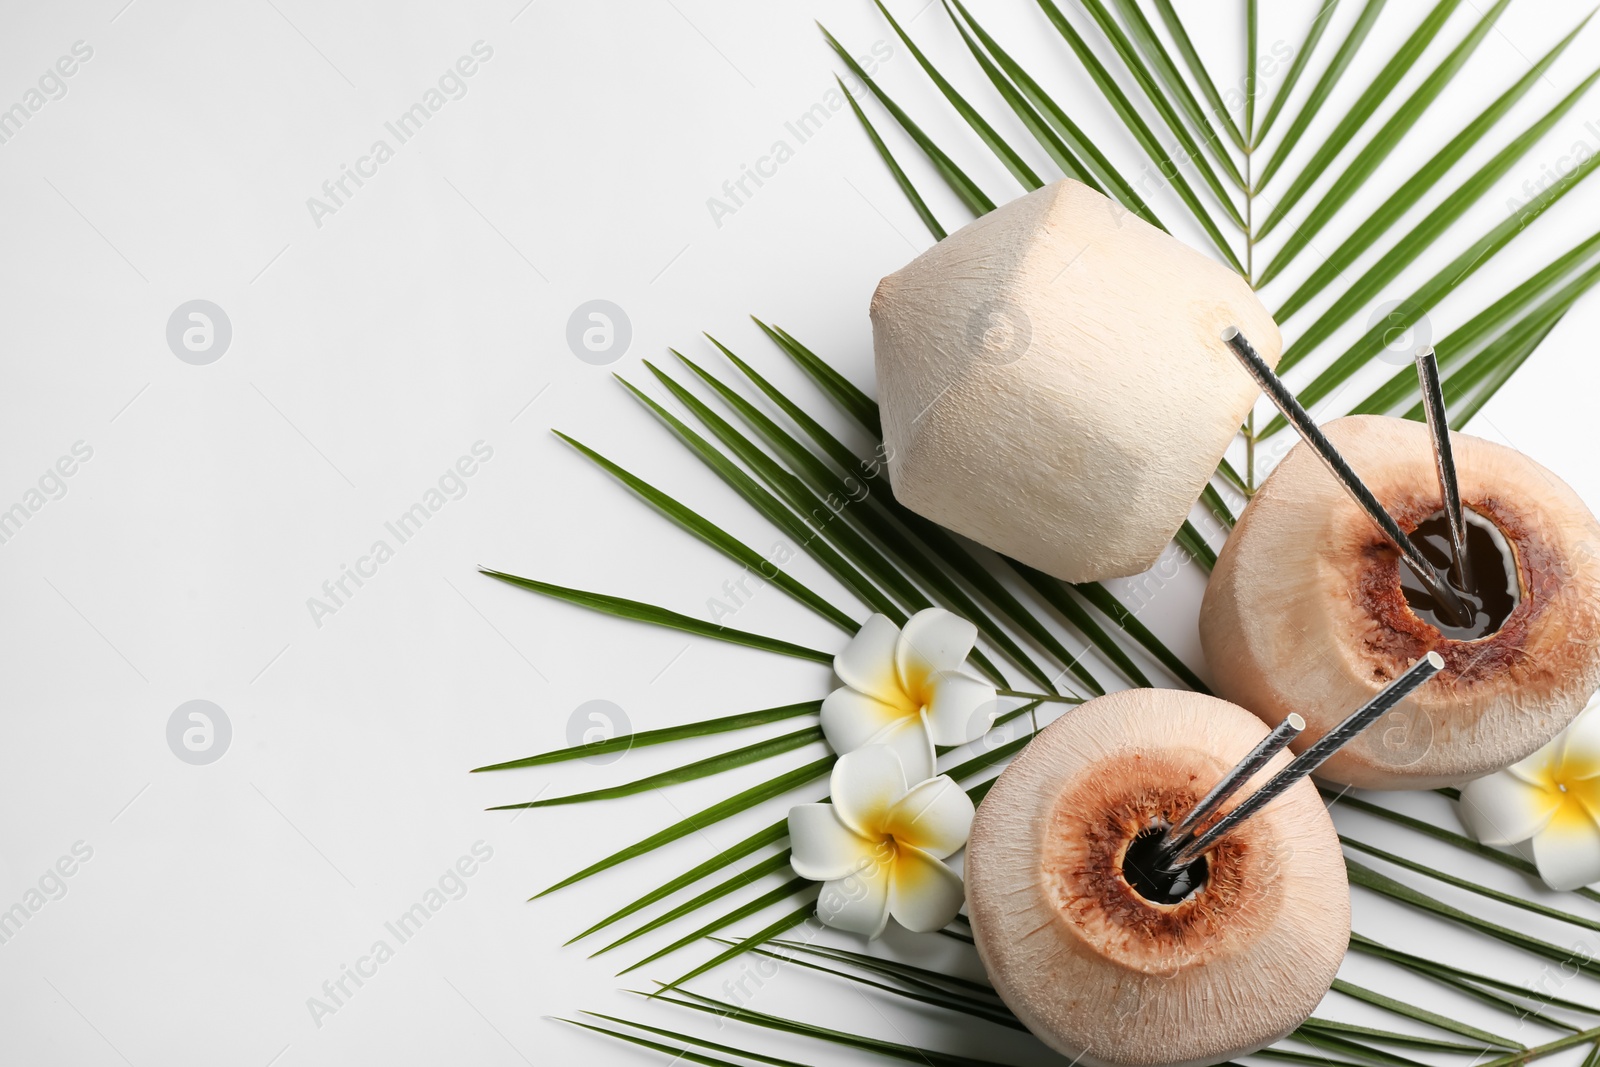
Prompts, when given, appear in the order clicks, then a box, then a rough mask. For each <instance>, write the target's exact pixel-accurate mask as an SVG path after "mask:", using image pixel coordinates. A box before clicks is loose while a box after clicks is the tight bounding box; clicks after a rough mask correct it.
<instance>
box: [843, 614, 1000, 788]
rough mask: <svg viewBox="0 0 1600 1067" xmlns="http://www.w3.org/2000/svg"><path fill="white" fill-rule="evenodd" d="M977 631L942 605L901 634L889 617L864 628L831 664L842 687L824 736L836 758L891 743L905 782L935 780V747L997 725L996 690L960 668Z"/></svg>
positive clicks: (910, 623)
mask: <svg viewBox="0 0 1600 1067" xmlns="http://www.w3.org/2000/svg"><path fill="white" fill-rule="evenodd" d="M977 639H978V630H977V627H975V626H973V625H972V623H970V622H968V621H967V620H966V619H963V618H961V617H960V616H959V615H953V614H951V613H950V612H948V611H945V610H944V609H943V608H925V609H923V610H922V611H919V612H917V613H916V614H915V615H913V616H911V618H910V619H908V620H906V625H905V629H904V630H902V629H900V628H899V627H898V626H896V625H895V624H894V623H892V622H890V621H889V619H888V617H887V616H884V615H874V616H872V617H871V618H870V619H868V620H867V621H866V622H865V623H863V624H862V626H861V629H860V631H858V632H857V633H856V635H855V637H853V638H851V640H850V643H849V644H848V645H846V646H845V648H844V651H843V652H840V653H839V654H838V655H837V656H835V657H834V659H833V669H834V672H835V673H836V674H838V675H839V679H840V681H842V682H844V688H842V689H835V690H834V691H833V692H832V693H830V694H829V695H828V699H826V700H824V701H823V702H822V732H823V734H824V735H825V736H826V737H827V739H828V744H829V745H831V746H832V747H833V750H834V751H835V752H837V753H839V754H840V755H841V756H842V755H844V754H845V753H847V752H854V751H855V750H856V749H858V748H861V747H862V746H863V745H888V746H889V747H891V748H893V749H894V751H895V754H896V755H898V756H899V757H900V761H901V763H902V764H903V765H904V766H905V774H906V778H907V779H908V780H909V781H913V782H920V781H922V780H923V779H925V778H931V777H933V756H934V752H933V746H934V745H962V744H966V743H967V742H968V741H972V740H974V739H976V738H978V737H981V736H982V735H983V733H984V732H985V731H986V730H988V729H989V725H990V723H992V722H993V721H994V715H995V711H996V710H997V706H996V703H995V690H994V686H992V685H988V684H985V683H984V682H982V681H979V680H978V679H976V678H974V677H972V676H971V675H969V674H966V673H963V672H962V671H961V669H960V668H961V665H962V663H964V662H965V661H966V658H967V653H969V652H971V651H972V646H973V644H974V642H976V641H977Z"/></svg>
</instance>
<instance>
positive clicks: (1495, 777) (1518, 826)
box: [1461, 771, 1561, 845]
mask: <svg viewBox="0 0 1600 1067" xmlns="http://www.w3.org/2000/svg"><path fill="white" fill-rule="evenodd" d="M1560 806H1561V794H1559V793H1553V792H1550V791H1548V790H1545V789H1541V788H1539V787H1538V786H1535V785H1529V784H1528V783H1527V782H1525V781H1523V780H1522V779H1521V778H1519V777H1517V776H1516V775H1514V774H1511V773H1509V772H1507V771H1497V772H1495V773H1494V774H1491V775H1489V776H1488V777H1487V778H1479V779H1478V780H1477V781H1475V782H1468V783H1467V784H1466V785H1465V786H1464V787H1462V790H1461V817H1462V819H1463V820H1464V821H1465V822H1466V824H1467V827H1468V829H1470V830H1471V831H1472V833H1473V836H1474V837H1476V838H1477V839H1478V840H1479V841H1481V842H1483V843H1484V844H1486V845H1512V844H1515V843H1516V842H1518V841H1526V840H1527V839H1528V838H1530V837H1532V836H1533V835H1534V834H1537V833H1538V832H1539V831H1540V830H1543V829H1544V828H1545V827H1546V826H1548V825H1549V824H1550V820H1551V818H1552V817H1553V816H1554V815H1555V813H1556V809H1557V808H1559V807H1560Z"/></svg>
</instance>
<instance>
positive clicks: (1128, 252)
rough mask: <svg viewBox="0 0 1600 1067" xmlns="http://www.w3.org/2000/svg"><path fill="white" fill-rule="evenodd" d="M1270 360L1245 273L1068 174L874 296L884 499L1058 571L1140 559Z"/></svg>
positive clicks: (966, 231)
mask: <svg viewBox="0 0 1600 1067" xmlns="http://www.w3.org/2000/svg"><path fill="white" fill-rule="evenodd" d="M1226 326H1237V327H1238V328H1239V329H1240V330H1241V331H1242V332H1243V333H1244V335H1245V336H1246V337H1248V338H1249V339H1250V340H1251V342H1252V343H1253V344H1254V345H1255V347H1256V348H1257V349H1258V350H1259V351H1260V352H1261V355H1262V357H1263V358H1264V359H1265V360H1266V361H1267V362H1268V363H1269V364H1274V365H1276V363H1277V361H1278V356H1279V353H1280V352H1281V350H1282V346H1283V342H1282V338H1281V337H1280V336H1279V334H1278V327H1277V325H1276V324H1275V323H1274V322H1273V321H1272V317H1271V316H1270V315H1269V314H1268V313H1267V311H1266V309H1265V308H1264V307H1262V306H1261V303H1260V301H1258V300H1257V299H1256V296H1255V294H1254V293H1253V292H1252V291H1251V289H1250V287H1249V286H1248V285H1246V284H1245V281H1244V279H1243V278H1241V277H1239V275H1237V274H1235V273H1234V272H1233V271H1231V270H1229V269H1228V268H1227V267H1224V266H1222V265H1221V264H1220V263H1217V262H1215V261H1213V260H1211V259H1209V258H1207V257H1206V256H1204V255H1202V254H1201V253H1199V252H1197V251H1195V250H1194V249H1192V248H1189V247H1188V246H1187V245H1185V244H1183V243H1182V242H1181V241H1178V240H1177V239H1176V238H1174V237H1171V236H1170V235H1168V234H1166V233H1164V232H1162V231H1161V230H1158V229H1156V228H1155V227H1154V226H1151V225H1149V224H1148V223H1146V222H1145V221H1143V220H1142V219H1140V218H1138V217H1137V216H1136V215H1133V214H1131V213H1130V212H1128V211H1127V210H1126V209H1124V208H1123V207H1122V206H1121V205H1119V204H1117V203H1116V202H1114V201H1112V200H1109V199H1107V198H1106V197H1104V196H1102V195H1101V194H1099V193H1097V192H1095V191H1094V190H1093V189H1090V188H1089V187H1088V186H1086V185H1082V184H1080V183H1078V182H1075V181H1059V182H1056V183H1055V184H1053V185H1049V186H1046V187H1044V188H1042V189H1038V190H1036V191H1034V192H1032V193H1029V194H1028V195H1026V196H1023V197H1021V198H1020V199H1017V200H1013V201H1012V202H1011V203H1009V204H1006V205H1005V206H1004V207H1001V208H998V209H996V210H994V211H991V212H989V213H988V214H987V215H984V216H983V217H982V218H980V219H978V220H977V221H975V222H973V223H971V224H970V225H967V226H964V227H962V228H961V229H960V230H957V231H956V232H955V233H953V234H951V235H950V236H948V237H946V238H945V239H944V240H942V241H940V242H939V243H938V244H936V245H934V246H933V247H932V248H930V249H928V250H927V251H926V252H924V253H922V255H920V256H918V257H917V258H916V259H914V260H912V261H911V263H910V264H908V265H907V266H905V267H903V268H901V269H900V270H898V271H896V272H895V273H893V274H891V275H889V276H888V277H887V278H884V279H883V281H881V282H880V283H879V284H878V290H877V292H876V293H875V294H873V297H872V334H873V349H874V351H875V353H876V357H877V374H878V398H879V404H880V407H881V410H882V415H883V436H884V442H885V444H886V445H887V451H888V467H889V480H890V484H891V485H892V486H893V489H894V495H895V497H896V499H898V500H899V501H900V502H901V503H902V504H904V505H906V506H907V507H908V508H910V509H911V510H912V511H915V512H917V513H918V514H920V515H922V516H924V517H925V518H928V519H931V520H933V521H934V522H937V523H939V524H940V525H942V526H946V527H948V528H949V529H951V530H954V531H956V532H957V533H960V534H964V535H965V536H967V537H970V538H972V539H973V540H975V541H978V542H979V543H981V544H984V545H987V546H988V547H990V548H992V549H994V550H996V551H998V552H1001V553H1003V554H1005V555H1008V556H1011V557H1013V558H1015V559H1018V560H1021V561H1022V562H1023V563H1026V564H1029V565H1030V566H1033V567H1036V568H1038V569H1039V570H1042V571H1044V572H1046V573H1047V574H1052V575H1054V576H1056V577H1057V578H1063V579H1066V580H1067V581H1072V582H1079V581H1089V580H1098V579H1102V578H1113V577H1119V576H1123V575H1129V574H1137V573H1139V572H1140V571H1143V570H1146V569H1147V568H1149V567H1150V565H1151V564H1153V563H1154V562H1155V561H1156V559H1157V557H1158V556H1159V555H1160V554H1161V551H1162V549H1163V548H1165V546H1166V545H1167V543H1168V542H1169V541H1170V540H1171V539H1172V536H1173V535H1174V534H1175V533H1177V531H1178V528H1179V526H1181V525H1182V524H1183V520H1184V519H1185V518H1186V517H1187V516H1188V514H1189V509H1190V507H1191V505H1193V504H1194V501H1195V499H1196V498H1197V497H1198V496H1199V495H1200V490H1201V488H1202V487H1203V486H1204V485H1205V483H1206V479H1207V478H1209V477H1210V476H1211V474H1212V473H1213V472H1214V471H1215V470H1216V468H1217V463H1218V461H1219V460H1221V458H1222V455H1223V452H1224V451H1225V450H1226V449H1227V447H1228V444H1229V442H1230V441H1232V440H1233V437H1234V435H1235V434H1236V433H1237V432H1238V430H1239V426H1240V424H1241V423H1242V422H1243V421H1244V417H1245V413H1246V412H1247V411H1248V410H1249V408H1250V405H1251V403H1252V402H1253V401H1254V400H1255V398H1256V396H1257V395H1258V391H1257V389H1256V387H1255V385H1254V383H1252V382H1251V381H1250V379H1249V378H1248V377H1247V376H1245V375H1242V374H1240V373H1239V367H1238V364H1237V362H1236V360H1235V358H1234V357H1233V355H1232V354H1231V353H1230V352H1229V350H1228V348H1227V346H1226V345H1225V344H1223V342H1222V340H1221V339H1220V334H1221V332H1222V329H1223V328H1224V327H1226Z"/></svg>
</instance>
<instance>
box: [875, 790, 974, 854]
mask: <svg viewBox="0 0 1600 1067" xmlns="http://www.w3.org/2000/svg"><path fill="white" fill-rule="evenodd" d="M972 815H973V805H972V798H971V797H969V796H967V793H966V790H964V789H962V788H961V787H960V786H959V785H956V783H955V779H953V778H951V777H950V776H949V775H948V774H941V775H939V777H937V778H929V779H928V780H927V781H925V782H918V783H917V784H916V785H914V786H912V787H911V791H910V792H908V793H907V794H906V795H905V796H903V797H901V798H900V799H899V800H897V801H895V804H894V807H892V808H890V809H889V821H888V823H887V824H886V826H885V829H887V830H888V831H889V833H890V834H892V835H893V836H894V839H895V840H896V841H897V842H899V843H900V844H901V845H910V846H912V847H913V848H917V849H920V850H921V851H923V852H926V853H928V854H929V855H930V856H932V857H933V858H934V859H939V860H942V859H944V858H945V857H946V856H950V855H953V854H954V853H956V852H957V851H958V850H959V849H960V848H961V846H963V845H965V844H966V843H967V835H968V834H970V833H971V832H972Z"/></svg>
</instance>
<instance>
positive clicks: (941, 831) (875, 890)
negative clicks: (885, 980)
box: [789, 745, 973, 938]
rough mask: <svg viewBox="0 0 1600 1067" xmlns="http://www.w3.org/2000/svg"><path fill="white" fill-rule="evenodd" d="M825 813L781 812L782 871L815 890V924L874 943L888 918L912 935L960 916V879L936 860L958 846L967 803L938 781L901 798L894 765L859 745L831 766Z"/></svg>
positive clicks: (904, 791)
mask: <svg viewBox="0 0 1600 1067" xmlns="http://www.w3.org/2000/svg"><path fill="white" fill-rule="evenodd" d="M831 784H832V790H833V803H832V804H801V805H798V806H797V807H795V808H792V809H790V811H789V841H790V848H791V849H792V850H793V851H792V855H791V858H790V864H791V866H793V867H794V870H795V873H796V874H798V875H800V876H801V877H802V878H811V879H814V880H816V881H819V882H822V883H823V886H822V894H821V896H820V897H819V898H818V899H817V917H818V918H819V919H821V920H822V921H823V922H824V923H825V924H827V925H828V926H832V927H835V928H836V929H840V930H848V931H850V932H851V933H857V934H866V935H867V937H869V938H876V937H877V936H878V935H879V934H881V933H883V930H884V927H885V926H887V925H888V922H889V917H890V916H891V915H892V916H893V917H894V919H895V921H896V922H898V923H899V924H900V925H901V926H904V927H905V928H906V929H908V930H911V931H914V932H916V933H930V932H932V931H934V930H938V929H940V928H941V927H943V926H944V925H945V924H946V923H948V922H950V920H951V919H954V918H955V917H956V913H957V912H958V911H960V910H961V904H962V901H963V900H964V899H965V893H964V891H963V889H962V884H961V876H960V875H958V874H956V872H955V871H952V870H951V869H950V868H949V867H947V866H945V865H944V863H943V862H941V861H942V860H944V859H945V858H946V857H948V856H950V855H952V854H954V853H955V852H956V850H958V849H960V848H961V847H962V846H963V845H965V844H966V843H967V835H968V834H969V833H970V832H971V831H972V815H973V806H972V798H971V797H969V796H967V794H966V792H965V791H963V790H962V788H961V787H960V786H958V785H956V783H955V780H954V779H952V778H951V777H950V776H949V775H948V774H941V775H939V776H938V777H937V778H928V779H926V780H925V781H922V782H918V783H917V784H916V785H914V786H911V787H910V788H909V789H908V788H906V777H905V770H904V768H902V767H901V764H900V758H899V757H898V756H896V755H895V753H894V750H893V749H891V748H889V747H888V746H887V745H868V746H866V747H865V748H860V749H857V750H856V751H854V752H851V753H849V754H847V755H844V756H840V757H839V760H838V762H837V763H835V764H834V766H833V780H832V783H831Z"/></svg>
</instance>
